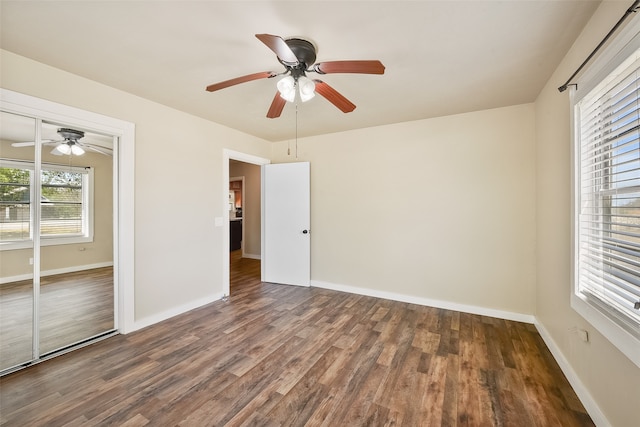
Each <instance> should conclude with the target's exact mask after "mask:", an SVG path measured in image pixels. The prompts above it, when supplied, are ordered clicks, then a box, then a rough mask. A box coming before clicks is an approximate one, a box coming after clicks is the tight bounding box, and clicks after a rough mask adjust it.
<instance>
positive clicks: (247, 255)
mask: <svg viewBox="0 0 640 427" xmlns="http://www.w3.org/2000/svg"><path fill="white" fill-rule="evenodd" d="M242 258H249V259H262V257H261V256H260V254H247V253H243V254H242Z"/></svg>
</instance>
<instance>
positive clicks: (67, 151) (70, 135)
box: [11, 128, 113, 156]
mask: <svg viewBox="0 0 640 427" xmlns="http://www.w3.org/2000/svg"><path fill="white" fill-rule="evenodd" d="M57 133H58V135H60V136H61V137H62V138H63V139H61V140H57V141H52V140H46V141H43V142H42V145H53V144H56V146H55V147H54V148H53V150H51V154H55V155H56V156H62V155H68V156H70V155H73V156H82V155H83V154H84V153H85V152H86V151H85V149H84V148H82V147H85V148H87V149H89V150H91V151H95V152H97V153H100V154H103V155H105V156H111V155H113V150H112V149H111V148H107V147H103V146H100V145H95V144H91V143H86V142H84V143H83V142H80V139H82V138H84V132H83V131H81V130H76V129H69V128H59V129H58V131H57ZM34 145H35V142H34V141H30V142H14V143H12V144H11V146H12V147H33V146H34ZM81 146H82V147H81Z"/></svg>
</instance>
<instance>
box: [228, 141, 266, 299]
mask: <svg viewBox="0 0 640 427" xmlns="http://www.w3.org/2000/svg"><path fill="white" fill-rule="evenodd" d="M269 163H270V161H269V160H268V159H265V158H261V157H256V156H252V155H249V154H245V153H240V152H237V151H232V150H227V149H225V150H223V183H224V184H223V185H224V187H223V194H224V205H223V206H225V209H224V217H223V223H224V224H223V225H224V227H223V234H224V239H223V242H224V248H225V250H223V286H224V291H223V293H224V295H225V296H233V290H232V286H231V283H232V281H231V272H232V271H233V272H237V271H238V270H237V269H233V268H231V263H232V262H233V263H235V264H237V263H239V262H244V263H245V264H251V265H252V266H253V265H254V264H257V265H258V267H259V262H260V259H261V256H262V231H261V220H262V200H261V197H262V196H261V194H262V177H261V174H262V172H261V166H262V165H265V164H269ZM237 181H240V182H241V186H242V188H241V191H242V192H241V194H242V196H241V200H238V199H236V198H235V193H234V206H232V205H230V203H231V202H230V197H231V193H230V191H235V190H236V189H232V188H231V182H237ZM238 190H240V189H238ZM238 207H239V208H240V216H238ZM232 221H233V222H234V224H233V226H234V227H235V228H236V230H237V229H238V228H239V227H238V225H239V224H241V236H242V237H241V245H240V249H236V250H234V251H232V249H233V248H232V241H231V233H232V228H231V226H232V224H231V223H232ZM236 232H237V231H236ZM234 248H235V246H234ZM244 267H246V266H244ZM242 270H243V271H246V268H243V269H242ZM250 270H252V271H256V270H255V269H253V268H250ZM257 271H260V270H259V268H258V270H257Z"/></svg>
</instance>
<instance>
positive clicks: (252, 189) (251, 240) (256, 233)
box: [229, 160, 261, 258]
mask: <svg viewBox="0 0 640 427" xmlns="http://www.w3.org/2000/svg"><path fill="white" fill-rule="evenodd" d="M229 176H230V177H240V176H244V197H245V200H243V201H242V227H243V228H244V241H243V242H242V251H243V254H244V255H245V256H247V257H251V258H260V254H261V249H260V241H261V236H260V230H261V228H260V217H261V216H260V191H261V184H260V180H261V172H260V166H257V165H253V164H250V163H244V162H238V161H235V160H231V161H230V162H229Z"/></svg>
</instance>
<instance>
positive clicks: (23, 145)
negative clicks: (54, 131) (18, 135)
mask: <svg viewBox="0 0 640 427" xmlns="http://www.w3.org/2000/svg"><path fill="white" fill-rule="evenodd" d="M34 145H36V143H35V142H33V141H29V142H14V143H13V144H11V146H12V147H33V146H34Z"/></svg>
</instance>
